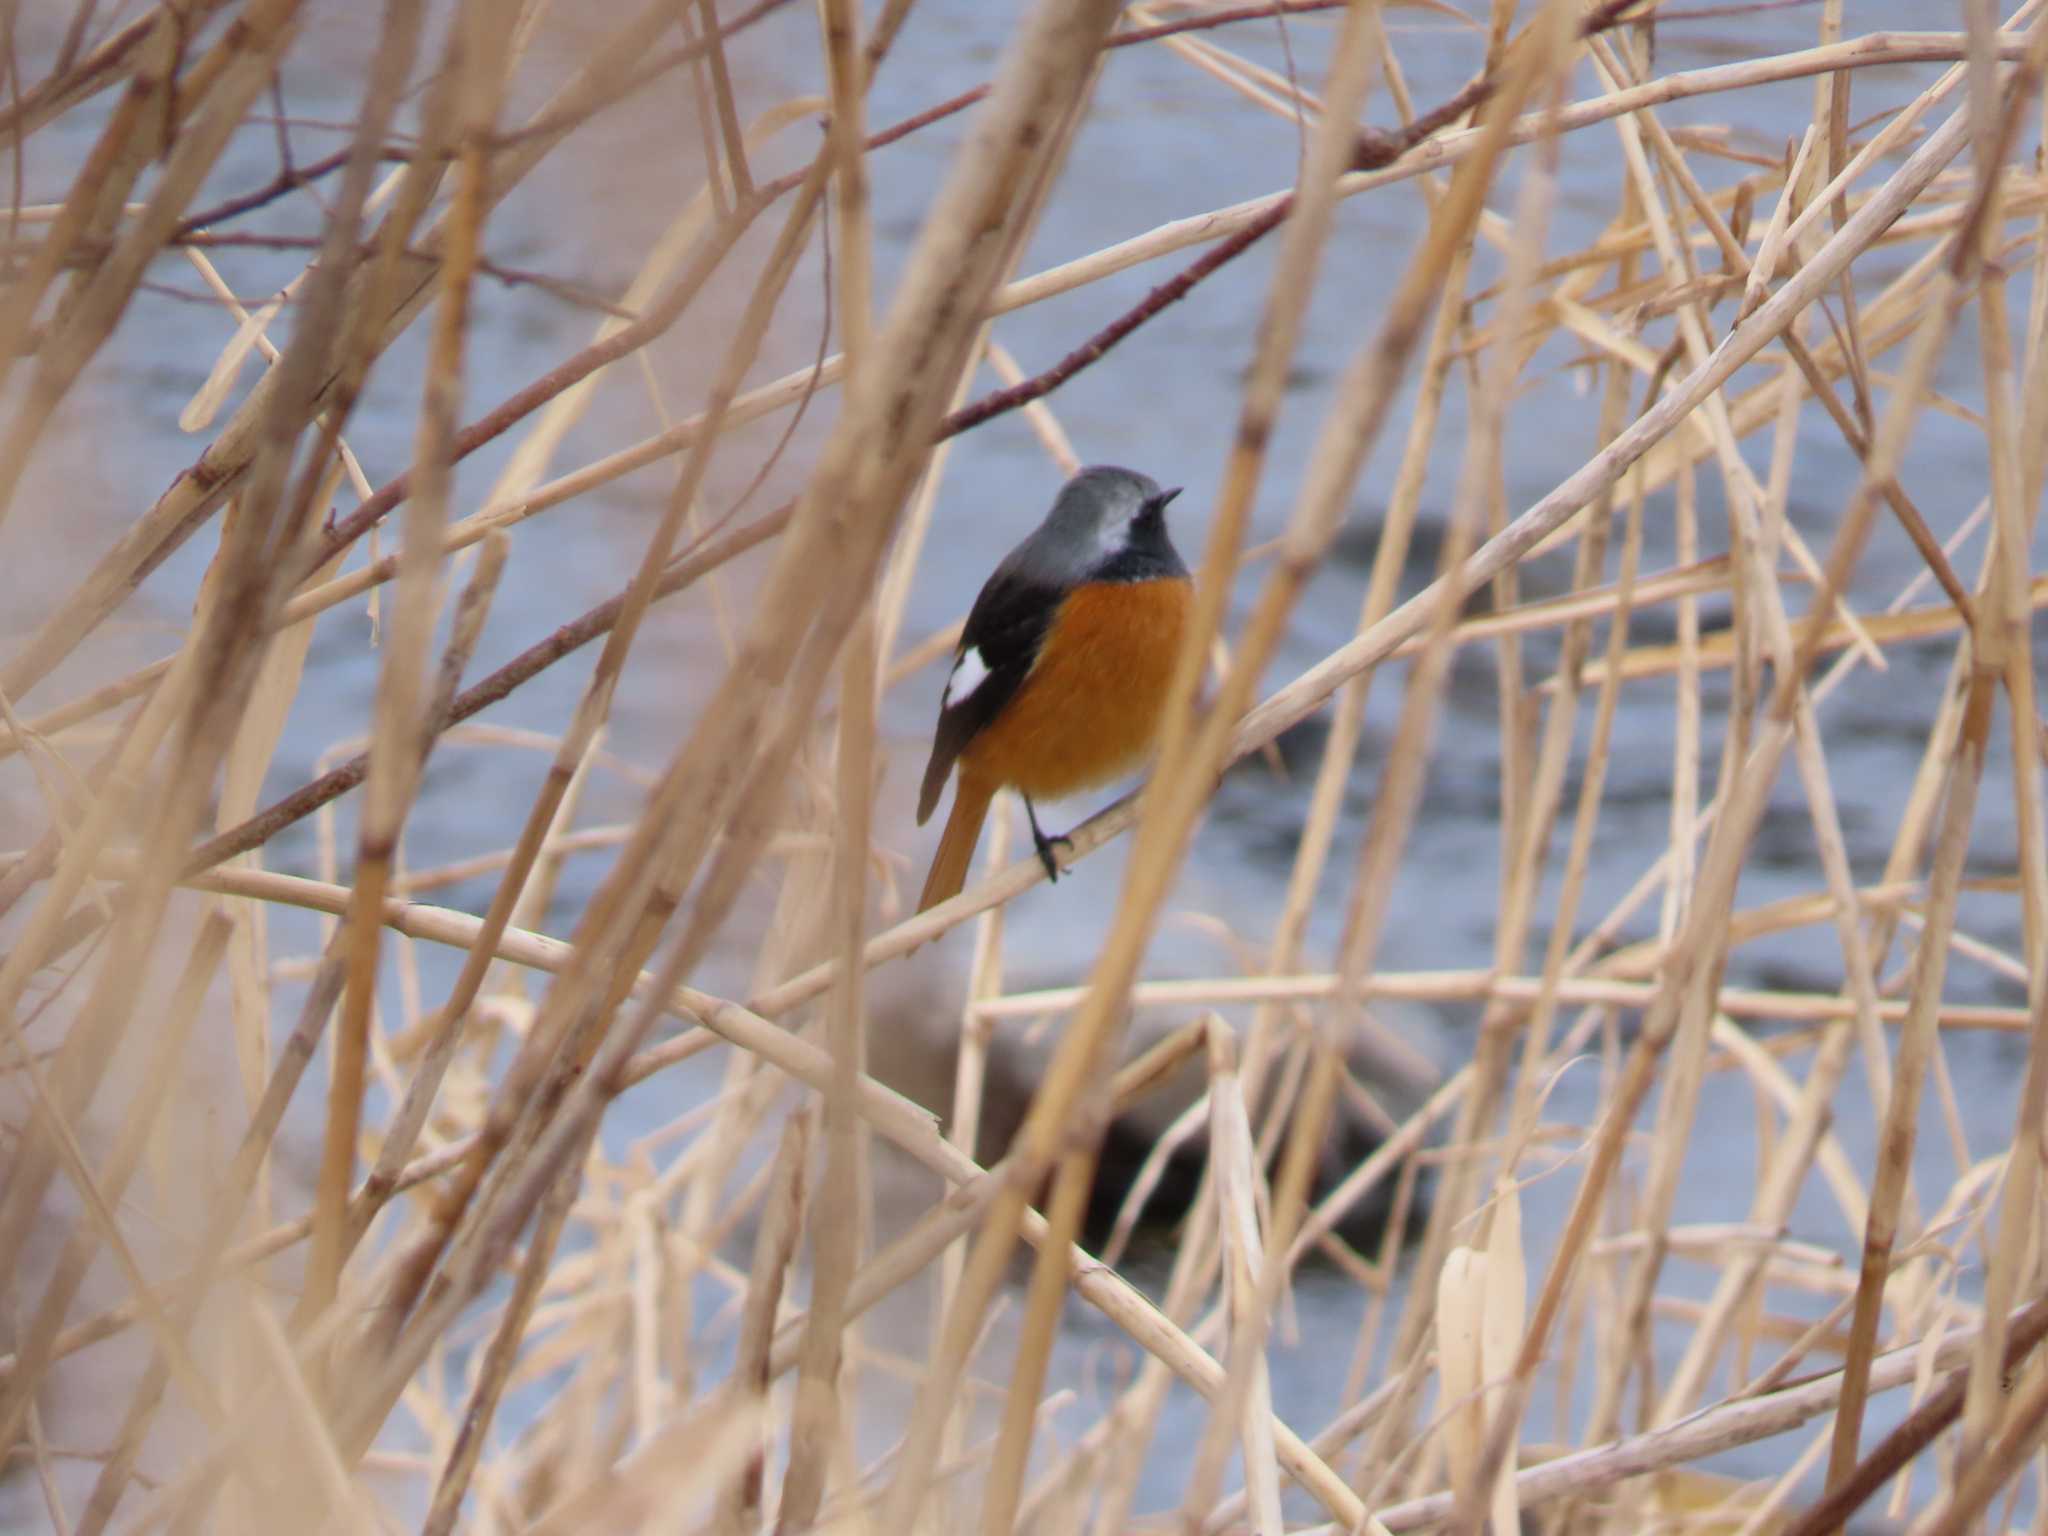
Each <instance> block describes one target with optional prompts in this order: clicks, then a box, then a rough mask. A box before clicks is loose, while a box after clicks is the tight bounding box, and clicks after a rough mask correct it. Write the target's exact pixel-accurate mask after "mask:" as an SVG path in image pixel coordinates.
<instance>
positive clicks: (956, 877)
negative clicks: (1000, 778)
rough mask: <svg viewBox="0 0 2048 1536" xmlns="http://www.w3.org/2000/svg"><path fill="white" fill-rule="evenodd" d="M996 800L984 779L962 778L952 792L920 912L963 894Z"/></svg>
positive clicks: (918, 902)
mask: <svg viewBox="0 0 2048 1536" xmlns="http://www.w3.org/2000/svg"><path fill="white" fill-rule="evenodd" d="M995 797H996V787H995V785H993V784H991V783H989V782H988V781H987V780H985V779H980V778H974V777H970V776H969V775H967V774H964V773H963V774H961V775H960V782H959V783H958V784H957V785H955V786H954V789H953V814H952V815H950V816H948V817H947V818H946V830H945V832H944V834H943V835H942V836H941V837H940V838H939V851H938V852H937V853H935V854H934V855H932V872H931V873H930V874H928V875H926V876H925V877H924V894H923V895H922V896H920V897H918V898H917V910H918V911H920V912H922V911H924V910H925V908H927V907H935V906H937V905H938V904H939V903H940V902H942V901H944V900H945V899H946V898H947V897H949V896H957V895H959V894H960V887H961V886H963V885H965V884H966V883H967V868H968V866H969V865H970V864H972V863H973V862H974V847H975V844H977V843H979V842H980V841H981V824H982V823H983V822H984V821H986V820H988V806H989V802H990V801H991V800H993V799H995Z"/></svg>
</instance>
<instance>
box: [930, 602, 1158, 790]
mask: <svg viewBox="0 0 2048 1536" xmlns="http://www.w3.org/2000/svg"><path fill="white" fill-rule="evenodd" d="M1193 595H1194V589H1193V587H1192V586H1191V585H1190V584H1189V583H1188V582H1187V581H1186V580H1185V579H1173V580H1158V581H1133V582H1096V583H1091V584H1089V585H1087V586H1081V587H1076V588H1075V589H1074V590H1073V591H1072V592H1071V593H1069V594H1068V595H1067V598H1066V601H1065V602H1063V603H1062V604H1061V605H1060V611H1059V616H1058V618H1056V619H1055V620H1054V621H1053V626H1052V628H1051V630H1050V631H1049V632H1048V633H1047V634H1046V637H1045V642H1044V645H1043V647H1042V648H1041V649H1040V651H1039V654H1038V661H1037V663H1036V664H1035V665H1034V666H1033V667H1032V669H1031V675H1030V676H1029V677H1027V678H1026V679H1025V680H1024V686H1023V687H1022V688H1020V689H1018V690H1017V695H1016V697H1015V698H1013V699H1011V700H1010V702H1009V705H1008V706H1007V707H1006V708H1005V709H1004V710H1003V712H1002V713H1001V714H1000V715H998V716H997V717H996V719H995V720H994V721H993V722H991V723H990V724H989V725H988V727H987V728H986V729H984V730H983V731H982V732H981V734H980V735H978V736H976V737H975V738H974V740H973V741H971V742H969V743H968V745H967V749H966V750H965V751H963V752H962V753H961V754H960V771H961V776H962V777H963V778H966V777H969V776H972V777H974V778H978V779H983V780H985V781H987V782H990V783H993V784H996V785H1002V786H1006V787H1009V788H1012V789H1016V790H1020V791H1022V792H1023V793H1024V794H1027V795H1029V796H1031V797H1032V798H1033V799H1034V800H1040V799H1042V800H1057V799H1059V798H1060V797H1061V796H1063V795H1071V794H1074V793H1077V792H1078V791H1080V790H1084V789H1092V788H1094V787H1095V786H1096V785H1098V784H1104V783H1107V782H1108V781H1109V780H1111V779H1114V778H1118V777H1120V776H1121V775H1123V774H1126V773H1129V772H1131V771H1132V770H1134V769H1136V768H1138V767H1140V766H1142V765H1143V763H1144V761H1145V758H1146V757H1147V755H1148V754H1149V753H1150V752H1151V750H1152V743H1153V739H1154V738H1155V737H1156V736H1157V735H1158V733H1159V717H1160V714H1161V712H1162V711H1163V709H1164V707H1165V703H1166V689H1167V685H1168V683H1170V682H1171V681H1172V678H1173V662H1174V657H1175V656H1176V655H1177V654H1179V651H1180V639H1181V631H1182V630H1183V629H1184V628H1185V627H1186V625H1187V617H1188V609H1189V607H1190V604H1191V602H1192V599H1193Z"/></svg>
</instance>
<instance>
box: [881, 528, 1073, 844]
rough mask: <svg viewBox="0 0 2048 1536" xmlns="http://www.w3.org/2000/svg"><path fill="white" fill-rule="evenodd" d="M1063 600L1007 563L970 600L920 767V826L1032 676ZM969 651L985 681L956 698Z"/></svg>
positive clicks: (1061, 594)
mask: <svg viewBox="0 0 2048 1536" xmlns="http://www.w3.org/2000/svg"><path fill="white" fill-rule="evenodd" d="M1064 595H1065V594H1064V593H1063V592H1062V591H1061V590H1060V589H1059V588H1058V587H1052V586H1047V585H1046V584H1045V583H1043V582H1038V581H1031V580H1028V579H1026V578H1023V577H1020V576H1018V575H1016V574H1014V573H1013V571H1012V570H1011V562H1010V561H1007V560H1006V561H1004V562H1003V564H1002V565H1000V566H998V567H997V568H996V573H995V575H993V576H991V577H989V579H988V585H987V586H985V587H983V588H982V589H981V595H980V596H979V597H977V598H975V600H974V607H973V608H972V610H970V611H969V613H968V615H967V627H966V628H965V629H963V630H961V632H960V643H959V644H958V645H957V646H955V647H954V648H953V669H952V671H951V672H949V673H948V674H947V676H946V687H947V694H946V697H945V698H944V699H943V701H942V702H941V704H940V706H939V723H938V728H937V729H936V730H935V731H934V732H933V734H932V755H931V761H930V762H928V763H926V764H925V769H924V787H923V788H922V789H921V790H920V791H919V792H918V797H917V821H918V825H919V826H923V825H924V823H925V821H926V819H927V818H929V817H930V815H931V813H932V808H933V807H934V806H936V805H937V804H938V803H939V792H940V791H941V790H943V789H944V788H945V787H946V775H947V774H949V773H951V772H952V771H953V763H954V760H955V759H956V758H958V757H959V756H960V754H961V753H962V752H964V751H965V750H966V749H967V744H968V743H969V742H971V741H972V740H974V738H975V737H976V736H978V735H980V734H981V732H982V731H983V730H984V729H985V728H986V727H987V726H988V723H989V722H990V721H991V720H993V719H995V717H996V716H997V715H999V714H1001V713H1002V712H1003V707H1004V706H1005V705H1006V704H1008V703H1009V702H1010V700H1011V699H1013V698H1015V697H1016V695H1017V690H1018V689H1019V688H1021V687H1022V686H1023V685H1024V679H1025V678H1027V677H1029V676H1030V675H1031V664H1032V663H1033V662H1034V661H1036V660H1037V659H1038V647H1039V645H1040V644H1041V643H1042V642H1043V641H1044V639H1045V632H1046V631H1047V630H1048V629H1050V628H1051V627H1052V620H1053V615H1054V614H1055V613H1056V612H1058V610H1059V605H1060V599H1061V598H1062V597H1063V596H1064ZM970 651H971V652H973V653H974V654H975V656H976V657H977V658H978V660H979V662H980V665H981V667H982V668H984V669H986V670H985V675H984V676H982V678H981V679H980V681H979V682H977V683H976V684H975V685H974V686H973V687H972V688H970V689H967V690H965V691H964V692H962V693H960V694H959V696H958V697H955V696H954V695H953V684H954V682H955V681H956V680H958V679H961V678H962V677H963V672H962V663H963V661H964V659H965V658H966V657H967V655H968V653H969V652H970Z"/></svg>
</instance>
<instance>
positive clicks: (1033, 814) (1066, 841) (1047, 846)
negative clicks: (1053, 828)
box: [1023, 795, 1074, 880]
mask: <svg viewBox="0 0 2048 1536" xmlns="http://www.w3.org/2000/svg"><path fill="white" fill-rule="evenodd" d="M1023 800H1024V814H1025V815H1026V816H1027V817H1029V818H1030V820H1031V846H1032V847H1034V848H1036V849H1037V850H1038V862H1039V863H1041V864H1043V865H1044V866H1045V878H1046V879H1048V880H1057V879H1059V877H1060V867H1059V865H1058V864H1056V863H1055V862H1054V861H1053V856H1052V851H1053V849H1055V848H1071V847H1073V846H1074V840H1073V839H1072V838H1071V837H1047V836H1046V835H1045V833H1044V832H1042V831H1041V830H1040V829H1039V826H1038V808H1037V807H1036V806H1034V805H1033V804H1032V803H1031V797H1030V796H1029V795H1025V796H1023Z"/></svg>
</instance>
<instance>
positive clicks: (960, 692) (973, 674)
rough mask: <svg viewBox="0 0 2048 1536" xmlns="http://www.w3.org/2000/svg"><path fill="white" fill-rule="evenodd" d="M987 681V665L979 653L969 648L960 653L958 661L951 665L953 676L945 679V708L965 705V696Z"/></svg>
mask: <svg viewBox="0 0 2048 1536" xmlns="http://www.w3.org/2000/svg"><path fill="white" fill-rule="evenodd" d="M987 681H988V663H987V662H985V661H983V660H982V659H981V652H980V651H979V650H977V649H975V648H974V647H973V646H969V647H968V648H967V649H966V650H964V651H962V652H961V653H960V659H959V660H958V661H956V662H954V663H953V675H952V676H951V677H949V678H947V679H946V697H945V707H946V708H947V709H951V708H952V707H953V706H954V705H955V704H961V703H965V702H966V700H967V696H968V695H969V694H971V693H972V692H974V690H975V689H977V688H979V687H980V686H981V685H982V684H983V683H985V682H987Z"/></svg>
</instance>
